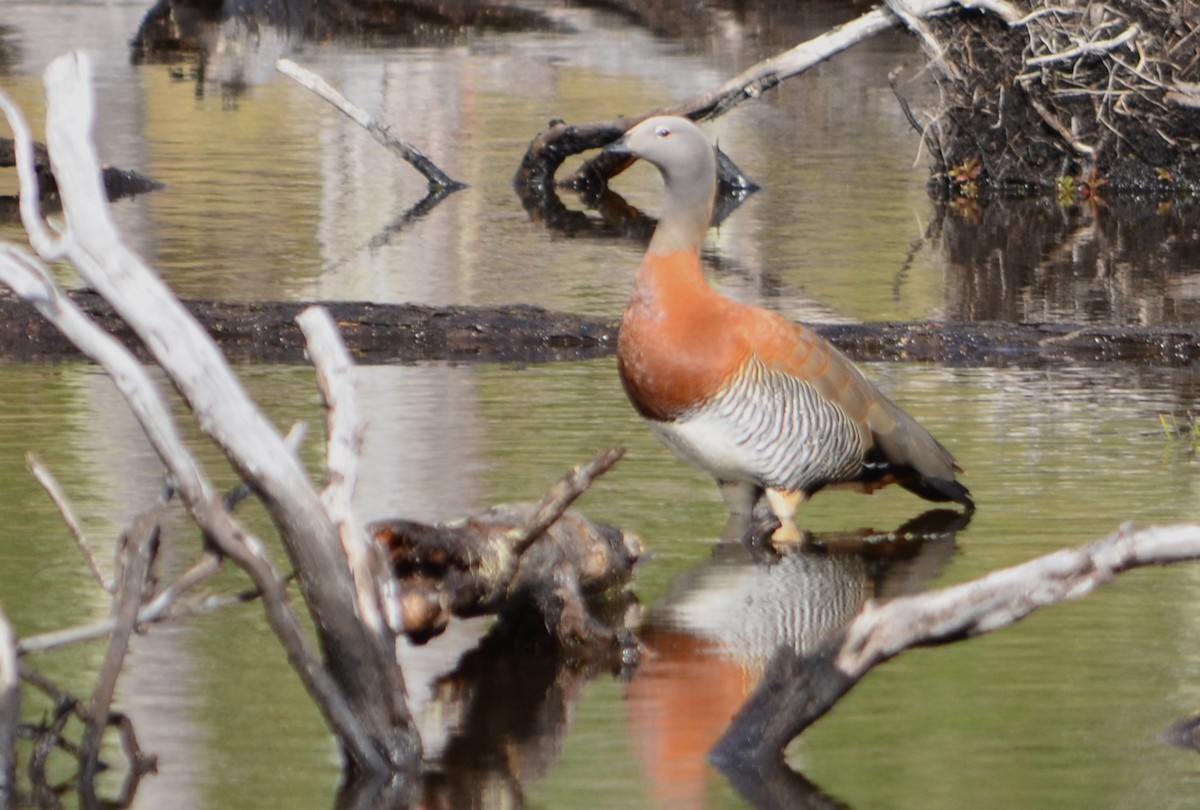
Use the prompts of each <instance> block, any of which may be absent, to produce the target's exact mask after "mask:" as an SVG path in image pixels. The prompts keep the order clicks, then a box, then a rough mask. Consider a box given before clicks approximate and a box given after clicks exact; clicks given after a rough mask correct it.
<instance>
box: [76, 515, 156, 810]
mask: <svg viewBox="0 0 1200 810" xmlns="http://www.w3.org/2000/svg"><path fill="white" fill-rule="evenodd" d="M165 506H166V501H164V500H159V501H158V502H157V503H156V504H155V505H154V506H153V507H151V508H150V509H148V510H146V511H145V512H143V513H142V514H141V515H139V516H138V517H137V519H136V520H135V521H134V522H133V525H132V526H130V528H129V530H128V531H126V532H125V534H124V535H123V536H122V537H121V539H120V541H119V544H118V551H117V557H118V566H117V568H118V575H117V576H116V577H115V578H114V586H115V595H116V599H115V600H114V601H113V606H112V618H113V620H114V622H115V627H114V628H113V632H112V633H111V635H110V636H109V639H108V650H107V651H106V652H105V655H104V663H103V665H102V666H101V668H100V677H99V678H97V679H96V686H95V688H94V689H93V690H92V701H91V704H90V705H89V706H88V711H87V716H88V720H87V723H86V724H85V727H84V732H83V738H82V740H81V742H80V744H79V748H80V760H81V761H82V762H81V768H80V771H79V789H80V793H81V794H83V795H84V796H90V798H91V800H92V801H91V802H89V803H94V802H95V794H94V791H95V778H96V774H97V773H98V772H99V769H100V741H101V738H102V737H103V735H104V729H106V728H107V727H108V722H109V710H110V709H111V708H112V700H113V695H114V694H115V693H116V689H117V679H118V678H119V677H120V675H121V669H122V667H123V666H124V664H125V653H126V652H127V651H128V650H129V640H130V639H131V638H132V637H133V633H134V630H135V629H136V625H137V615H138V609H139V608H140V607H141V606H142V601H143V598H144V596H145V594H146V593H148V592H149V590H150V588H151V587H152V585H151V578H152V571H153V566H154V560H155V557H156V556H157V552H158V542H159V532H160V531H161V521H162V516H163V511H164V507H165Z"/></svg>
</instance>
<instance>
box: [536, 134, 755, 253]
mask: <svg viewBox="0 0 1200 810" xmlns="http://www.w3.org/2000/svg"><path fill="white" fill-rule="evenodd" d="M717 155H718V157H719V158H720V159H721V160H722V161H723V164H724V165H727V166H729V167H732V169H731V171H735V172H737V173H738V174H739V175H740V170H739V169H738V168H737V167H736V166H734V164H733V162H732V161H730V160H729V158H728V157H727V156H725V155H724V154H722V153H721V152H720V151H719V150H718V152H717ZM758 189H759V186H758V185H757V184H755V183H754V182H753V181H750V180H744V181H743V183H742V184H741V185H740V186H734V185H724V186H720V187H719V188H718V190H717V199H716V205H715V207H714V208H713V217H712V224H713V225H714V226H716V225H720V224H721V223H722V222H724V221H725V220H726V219H727V218H728V217H729V216H730V215H731V214H733V212H734V211H736V210H737V209H738V208H739V207H740V206H741V205H742V203H744V202H745V201H746V200H747V199H748V198H749V197H750V195H751V194H753V193H754V192H755V191H757V190H758ZM513 191H515V192H516V194H517V197H518V198H519V199H520V200H521V205H522V207H523V208H524V209H525V211H526V212H527V213H528V214H529V218H530V219H532V220H533V221H534V222H536V223H538V224H540V225H542V226H543V227H545V228H546V229H548V230H551V231H558V232H559V233H562V234H565V235H566V236H570V237H579V236H596V237H600V238H605V239H610V238H614V237H616V238H622V239H632V240H635V241H638V242H648V241H650V237H651V235H652V234H653V233H654V228H655V226H656V225H657V224H658V220H656V219H655V218H654V217H651V216H648V215H647V214H645V213H643V212H642V211H640V210H638V209H637V208H635V207H634V206H632V205H630V204H629V203H628V202H626V200H625V198H624V197H622V196H621V195H620V194H617V193H616V192H615V191H612V190H611V189H609V188H608V186H607V185H606V184H604V183H599V184H597V185H595V186H588V187H586V188H581V189H579V190H578V194H579V199H580V201H581V202H582V203H583V204H584V206H586V207H587V208H589V209H592V210H594V211H596V213H598V214H599V215H600V218H599V219H597V218H595V217H593V216H590V215H589V214H588V213H587V211H576V210H572V209H570V208H567V206H566V205H564V204H563V201H562V200H561V199H560V198H559V196H558V191H557V189H556V188H555V186H554V185H553V184H550V185H546V186H538V187H533V186H529V185H526V184H524V183H513Z"/></svg>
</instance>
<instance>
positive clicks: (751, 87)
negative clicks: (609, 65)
mask: <svg viewBox="0 0 1200 810" xmlns="http://www.w3.org/2000/svg"><path fill="white" fill-rule="evenodd" d="M954 6H961V7H963V8H985V9H987V10H988V11H989V12H992V13H995V14H999V15H1001V16H1002V18H1003V19H1004V20H1005V21H1007V22H1015V21H1016V20H1017V19H1018V18H1019V16H1020V15H1019V14H1018V13H1017V12H1016V10H1015V9H1014V8H1013V7H1012V6H1010V5H1009V4H1008V3H1006V2H1004V0H987V1H986V2H967V0H963V2H956V1H955V0H907V2H905V3H903V7H904V8H905V9H906V11H907V18H908V19H911V20H920V19H923V18H925V17H927V16H929V15H931V14H934V13H937V12H941V11H945V10H947V9H949V8H952V7H954ZM902 22H903V21H902V20H901V19H900V17H898V16H896V14H895V13H894V12H893V11H892V10H891V9H889V8H876V9H872V10H871V11H868V12H867V13H866V14H863V15H861V16H860V17H857V18H855V19H854V20H851V21H850V22H848V23H846V24H845V25H841V26H838V27H836V28H833V29H831V30H830V31H827V32H825V33H824V34H821V35H820V36H818V37H814V38H813V39H810V40H808V41H807V42H803V43H801V44H800V45H797V46H796V47H794V48H792V49H791V50H788V51H785V52H784V53H781V54H777V55H775V56H772V57H770V58H769V59H765V60H763V61H761V62H759V63H758V64H756V65H752V66H751V67H749V68H747V69H746V70H744V71H743V72H742V73H740V74H738V75H737V76H734V77H733V78H731V79H729V80H728V81H726V82H724V83H723V84H721V85H719V86H717V87H714V88H712V89H710V90H707V91H705V92H703V93H701V94H700V95H698V96H694V97H693V98H690V99H688V100H686V101H683V102H680V103H678V104H672V105H668V106H665V107H661V108H659V109H657V110H653V111H651V112H648V113H644V114H640V115H633V116H622V117H619V118H616V119H614V120H612V121H596V122H591V123H586V124H567V123H566V122H563V121H552V122H550V128H549V129H547V130H546V131H545V132H542V133H541V134H539V135H537V136H536V137H535V138H534V139H533V141H532V142H531V143H530V145H529V148H528V149H527V150H526V152H525V156H524V158H523V159H522V160H521V164H520V166H519V167H518V169H517V173H516V176H515V177H514V178H513V181H514V183H515V184H518V185H524V186H526V187H528V188H529V189H533V190H535V191H542V190H545V189H547V188H549V187H551V186H552V185H553V183H554V174H555V172H556V171H558V167H559V166H560V165H562V162H563V160H565V159H566V158H567V157H570V156H571V155H576V154H579V153H581V152H584V151H587V150H589V149H599V148H601V147H603V146H605V145H607V144H609V143H611V142H612V141H614V140H616V139H617V138H618V137H620V135H621V133H623V132H624V131H625V130H627V129H629V128H630V127H631V126H633V125H634V124H636V123H637V122H639V121H641V120H643V119H645V118H648V117H650V116H652V115H660V114H667V115H682V116H686V117H688V118H691V119H692V120H694V121H705V120H711V119H713V118H717V117H718V116H721V115H723V114H725V113H726V112H728V111H729V110H731V109H733V108H734V107H735V106H737V105H738V104H740V103H741V102H743V101H745V100H747V99H755V98H759V97H760V96H762V94H763V93H765V92H767V91H768V90H770V89H771V88H773V87H776V86H778V85H779V84H780V83H781V82H783V81H784V80H786V79H790V78H792V77H793V76H798V75H800V74H801V73H804V72H805V71H807V70H809V69H811V68H813V67H815V66H817V65H819V64H821V63H822V62H824V61H825V60H827V59H830V58H832V57H833V56H836V55H837V54H839V53H841V52H842V51H844V50H846V49H847V48H850V47H852V46H854V45H857V44H858V43H859V42H862V41H863V40H866V39H869V38H871V37H873V36H875V35H876V34H879V33H881V32H883V31H887V30H889V29H892V28H895V27H898V26H899V25H901V24H902ZM628 165H629V160H628V159H627V158H621V157H618V156H612V155H604V156H601V157H600V158H599V159H597V160H593V161H589V162H588V163H587V164H585V166H584V168H582V169H581V170H580V171H579V172H578V173H576V175H575V177H573V178H571V179H569V180H565V181H563V183H564V185H570V186H575V185H576V184H586V185H594V184H595V183H596V182H597V181H603V180H607V179H608V178H610V177H612V176H614V175H616V174H618V173H620V172H621V171H623V170H624V169H625V167H626V166H628Z"/></svg>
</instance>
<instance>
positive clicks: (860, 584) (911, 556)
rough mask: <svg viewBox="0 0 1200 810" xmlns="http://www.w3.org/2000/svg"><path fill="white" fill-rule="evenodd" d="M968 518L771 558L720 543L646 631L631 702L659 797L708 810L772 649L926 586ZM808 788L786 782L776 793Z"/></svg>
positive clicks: (799, 643) (814, 638) (945, 515)
mask: <svg viewBox="0 0 1200 810" xmlns="http://www.w3.org/2000/svg"><path fill="white" fill-rule="evenodd" d="M963 519H964V518H963V516H962V515H960V514H959V513H957V512H954V511H953V510H933V511H931V512H929V513H926V515H923V516H922V517H921V518H919V519H917V520H915V521H911V522H910V523H908V524H905V525H904V526H901V527H899V528H898V529H896V530H895V531H893V532H875V531H871V530H865V529H864V530H861V531H855V532H839V533H824V534H816V535H814V536H813V537H812V542H811V543H810V544H808V545H807V546H806V547H805V548H804V549H803V550H801V549H799V548H793V549H789V550H787V551H786V552H784V553H781V554H780V553H773V554H772V556H771V558H770V559H768V560H766V561H763V560H761V559H758V557H759V555H758V554H757V553H756V550H754V549H749V548H746V547H744V546H741V545H740V544H736V543H722V544H719V545H718V546H717V547H716V548H715V550H714V554H713V558H712V559H711V560H710V561H709V562H708V563H707V564H705V565H702V566H700V567H699V568H697V569H695V570H694V571H691V572H689V573H688V574H686V575H684V576H683V577H680V578H679V579H678V580H677V581H676V582H675V583H674V584H673V585H672V588H671V590H670V591H669V592H668V594H667V595H666V597H665V598H664V599H663V600H662V601H661V602H660V603H659V604H657V605H655V606H654V607H653V608H652V609H651V610H650V612H649V614H648V616H647V620H646V622H645V623H644V624H643V626H642V628H641V629H640V630H639V634H638V635H639V638H640V640H641V641H642V643H643V644H644V646H645V648H646V652H645V655H644V656H643V663H642V664H641V666H640V667H639V668H638V670H637V671H636V672H635V673H634V677H633V678H632V680H631V682H630V684H629V689H628V693H627V705H628V707H629V712H630V719H629V724H630V730H631V735H632V739H633V744H634V746H635V748H636V749H637V750H638V751H639V753H640V754H641V756H640V757H639V758H640V759H641V760H642V761H644V762H645V763H646V764H647V768H648V769H649V771H650V772H649V776H650V777H651V779H652V781H653V784H654V789H655V791H656V795H657V796H658V798H660V799H663V800H664V801H669V802H672V803H678V804H680V805H681V806H684V805H686V806H698V805H699V804H700V803H701V801H702V799H703V796H704V794H705V792H706V791H707V790H708V785H707V779H708V770H707V766H706V762H705V755H706V754H707V752H708V750H709V748H710V747H711V745H712V743H713V742H714V741H715V740H716V739H717V738H718V737H719V736H720V735H721V733H722V732H723V731H724V729H725V727H726V725H727V724H728V722H729V718H730V717H731V716H732V715H733V714H734V713H735V712H736V711H737V709H738V707H739V706H740V705H741V704H742V702H743V701H744V700H745V698H746V695H747V694H748V693H749V692H750V690H751V689H752V688H753V686H754V683H755V681H756V680H757V678H758V677H759V676H760V674H761V673H762V671H763V669H764V667H765V666H766V664H767V662H768V660H769V659H770V657H771V655H772V654H773V653H774V651H775V650H776V649H777V648H779V647H780V646H782V647H784V648H786V649H789V650H796V651H808V650H811V649H813V648H815V647H817V646H818V645H819V644H820V643H821V642H822V641H823V640H824V639H825V638H826V637H828V636H829V635H830V634H831V633H836V632H837V631H838V630H839V629H841V628H842V627H843V626H844V625H845V623H846V622H848V621H849V620H850V619H851V618H853V617H854V616H855V615H856V614H857V613H858V611H859V610H860V609H861V608H862V606H863V604H864V603H866V602H867V601H868V600H870V599H879V598H884V597H886V596H892V595H896V594H901V593H911V592H913V591H915V590H919V589H920V588H922V587H924V586H925V585H926V584H928V582H930V581H931V580H932V579H933V578H934V577H936V576H937V575H938V573H939V572H940V571H941V569H942V567H943V566H944V565H945V564H946V562H947V561H948V560H949V559H950V558H951V557H952V556H953V554H954V549H955V540H954V537H955V534H954V533H955V531H957V530H958V529H959V528H961V525H962V521H963ZM804 785H807V783H806V782H804V780H803V779H796V780H792V779H778V780H775V782H774V783H773V785H772V786H771V788H770V792H771V793H772V794H774V793H775V792H778V791H784V792H787V791H792V790H795V791H797V793H798V794H799V793H803V790H802V788H803V786H804ZM808 787H809V793H812V790H811V786H808ZM764 789H766V787H764ZM817 795H819V794H817ZM779 806H790V805H787V804H783V805H779ZM818 806H819V805H818Z"/></svg>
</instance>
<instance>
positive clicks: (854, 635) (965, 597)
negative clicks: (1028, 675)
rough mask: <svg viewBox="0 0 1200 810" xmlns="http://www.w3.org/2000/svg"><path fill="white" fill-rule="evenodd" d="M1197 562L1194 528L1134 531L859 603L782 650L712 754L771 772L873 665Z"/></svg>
mask: <svg viewBox="0 0 1200 810" xmlns="http://www.w3.org/2000/svg"><path fill="white" fill-rule="evenodd" d="M1198 558H1200V525H1180V526H1168V527H1160V528H1147V529H1141V530H1134V529H1133V528H1132V527H1131V526H1128V525H1126V526H1123V527H1121V528H1120V529H1119V530H1118V531H1117V532H1116V533H1114V534H1113V535H1111V536H1110V537H1107V538H1105V539H1104V540H1100V541H1097V542H1095V543H1091V544H1089V545H1086V546H1082V547H1079V548H1071V549H1062V550H1060V551H1056V552H1054V553H1052V554H1048V555H1045V556H1042V557H1038V558H1036V559H1033V560H1030V561H1028V562H1025V563H1022V564H1020V565H1016V566H1013V567H1011V568H1005V569H1002V570H999V571H993V572H992V573H990V574H988V575H986V576H984V577H982V578H980V579H977V580H974V581H972V582H964V583H962V584H959V585H954V586H951V587H948V588H943V589H941V590H938V591H932V592H929V593H924V594H918V595H913V596H901V597H898V598H895V599H892V600H891V601H888V602H885V603H883V604H878V603H868V604H867V605H866V606H865V607H864V608H863V610H862V611H861V612H860V613H859V614H858V615H857V616H856V617H855V618H854V619H853V620H852V621H851V622H850V623H849V624H848V625H847V626H846V627H845V628H843V629H842V630H841V631H839V632H838V633H836V634H834V635H833V636H831V637H830V638H829V639H827V640H826V641H825V642H824V643H823V644H821V645H820V646H819V647H818V648H817V649H816V650H814V651H812V652H811V653H809V654H807V655H804V656H797V655H796V654H795V653H794V652H792V650H791V649H789V648H784V649H781V650H780V651H779V652H778V653H777V654H776V655H775V657H774V658H773V659H772V661H771V663H770V664H769V666H768V668H767V672H766V674H765V675H764V676H763V679H762V681H761V682H760V683H759V685H758V686H757V687H756V688H755V690H754V692H753V693H752V694H751V695H750V697H749V698H748V699H747V701H746V703H745V704H744V705H743V706H742V708H741V710H740V711H739V712H738V714H737V715H736V716H735V717H734V719H733V722H732V723H731V724H730V726H729V728H728V729H727V730H726V732H725V734H724V735H723V736H722V737H721V739H720V740H719V741H718V742H717V744H716V745H715V746H714V748H713V750H712V752H711V755H710V756H711V759H712V760H713V762H715V763H716V764H717V765H718V766H719V767H721V768H723V769H725V768H728V769H730V770H732V771H742V772H744V771H746V770H757V769H760V768H762V769H770V768H773V767H774V766H775V765H776V764H777V763H778V762H779V760H780V759H781V758H782V756H783V749H784V747H785V746H787V744H788V743H789V742H791V740H792V739H794V738H795V737H796V736H797V735H798V734H800V733H801V732H802V731H804V729H806V728H808V726H810V725H811V724H812V723H814V722H816V720H818V719H819V718H820V717H822V716H823V715H824V714H825V713H826V712H828V711H829V710H830V709H831V708H832V707H833V705H834V704H835V703H836V702H837V701H838V700H839V699H841V697H842V696H843V695H845V694H846V693H847V692H848V691H850V689H852V688H853V687H854V686H855V684H857V683H858V682H859V681H860V680H862V678H863V677H865V676H866V674H867V673H868V672H869V671H870V670H871V669H872V668H874V667H875V666H877V665H879V664H881V663H883V662H885V661H887V660H889V659H891V658H894V657H895V656H897V655H899V654H900V653H902V652H904V651H905V650H908V649H911V648H913V647H919V646H930V645H936V644H946V643H950V642H954V641H961V640H964V639H967V638H971V637H974V636H978V635H982V634H983V633H990V632H991V631H993V630H998V629H1000V628H1002V627H1007V626H1008V625H1010V624H1013V623H1015V622H1018V621H1020V620H1021V619H1023V618H1025V617H1026V616H1028V615H1029V614H1030V613H1032V612H1033V611H1035V610H1037V609H1038V608H1040V607H1046V606H1048V605H1053V604H1056V603H1058V602H1062V601H1065V600H1068V599H1076V598H1078V597H1081V596H1084V595H1086V594H1088V593H1090V592H1091V591H1093V590H1094V589H1096V588H1097V587H1099V586H1101V585H1104V584H1105V583H1108V582H1111V581H1112V580H1113V578H1115V577H1116V576H1117V575H1118V574H1120V573H1123V572H1125V571H1128V570H1130V569H1132V568H1138V567H1141V566H1145V565H1166V564H1169V563H1175V562H1184V561H1189V560H1195V559H1198Z"/></svg>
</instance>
